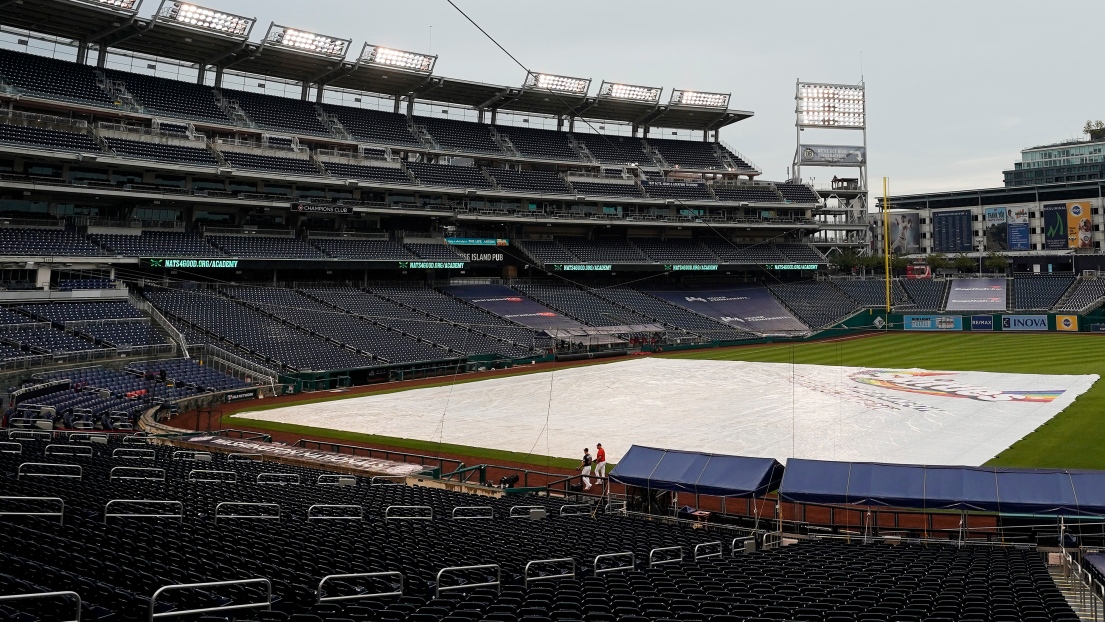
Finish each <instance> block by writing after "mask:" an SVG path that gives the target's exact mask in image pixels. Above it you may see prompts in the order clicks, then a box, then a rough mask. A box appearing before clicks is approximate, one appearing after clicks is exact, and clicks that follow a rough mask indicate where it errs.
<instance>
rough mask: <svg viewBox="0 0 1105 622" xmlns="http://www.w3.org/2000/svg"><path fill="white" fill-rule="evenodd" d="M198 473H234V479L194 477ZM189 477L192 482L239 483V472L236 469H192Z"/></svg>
mask: <svg viewBox="0 0 1105 622" xmlns="http://www.w3.org/2000/svg"><path fill="white" fill-rule="evenodd" d="M197 473H199V474H201V475H215V474H219V475H233V476H234V477H233V478H232V479H200V478H197V477H192V476H193V475H195V474H197ZM187 479H188V481H190V482H220V483H225V484H237V483H238V473H237V472H236V471H209V470H206V469H192V470H191V471H188V478H187Z"/></svg>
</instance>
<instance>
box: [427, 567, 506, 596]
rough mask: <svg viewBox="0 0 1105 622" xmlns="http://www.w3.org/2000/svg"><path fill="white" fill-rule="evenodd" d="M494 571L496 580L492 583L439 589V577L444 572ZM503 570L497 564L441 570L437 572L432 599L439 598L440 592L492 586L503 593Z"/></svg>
mask: <svg viewBox="0 0 1105 622" xmlns="http://www.w3.org/2000/svg"><path fill="white" fill-rule="evenodd" d="M492 568H494V569H495V575H496V578H495V580H494V581H487V582H484V583H464V584H461V585H449V586H446V587H441V575H443V574H445V573H446V572H454V571H457V570H490V569H492ZM502 582H503V569H502V568H500V567H499V564H484V565H482V566H450V567H448V568H442V569H441V570H438V571H437V581H436V582H435V583H436V586H435V587H434V598H440V597H441V593H442V592H450V591H453V590H466V589H469V588H473V587H491V586H492V585H494V586H495V588H496V589H498V591H499V592H502V591H503V586H502Z"/></svg>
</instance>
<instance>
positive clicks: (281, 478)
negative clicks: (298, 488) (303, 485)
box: [257, 473, 300, 485]
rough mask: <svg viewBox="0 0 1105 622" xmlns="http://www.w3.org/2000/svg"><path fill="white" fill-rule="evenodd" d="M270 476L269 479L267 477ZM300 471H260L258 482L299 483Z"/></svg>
mask: <svg viewBox="0 0 1105 622" xmlns="http://www.w3.org/2000/svg"><path fill="white" fill-rule="evenodd" d="M265 478H268V479H265ZM299 482H300V479H299V473H258V474H257V483H258V484H281V485H284V484H299Z"/></svg>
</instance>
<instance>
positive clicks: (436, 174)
mask: <svg viewBox="0 0 1105 622" xmlns="http://www.w3.org/2000/svg"><path fill="white" fill-rule="evenodd" d="M407 168H408V169H409V170H410V171H411V172H412V173H414V176H415V177H417V178H418V180H419V181H420V182H422V184H424V185H427V186H450V187H453V188H484V189H490V188H491V182H489V181H487V178H486V177H484V175H483V173H482V172H481V171H480V169H478V168H475V167H473V166H452V165H449V164H427V163H423V162H409V163H407Z"/></svg>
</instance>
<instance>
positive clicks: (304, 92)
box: [299, 82, 311, 101]
mask: <svg viewBox="0 0 1105 622" xmlns="http://www.w3.org/2000/svg"><path fill="white" fill-rule="evenodd" d="M310 94H311V84H310V83H309V82H304V83H303V88H302V89H301V90H300V91H299V99H301V100H303V101H307V96H308V95H310Z"/></svg>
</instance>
